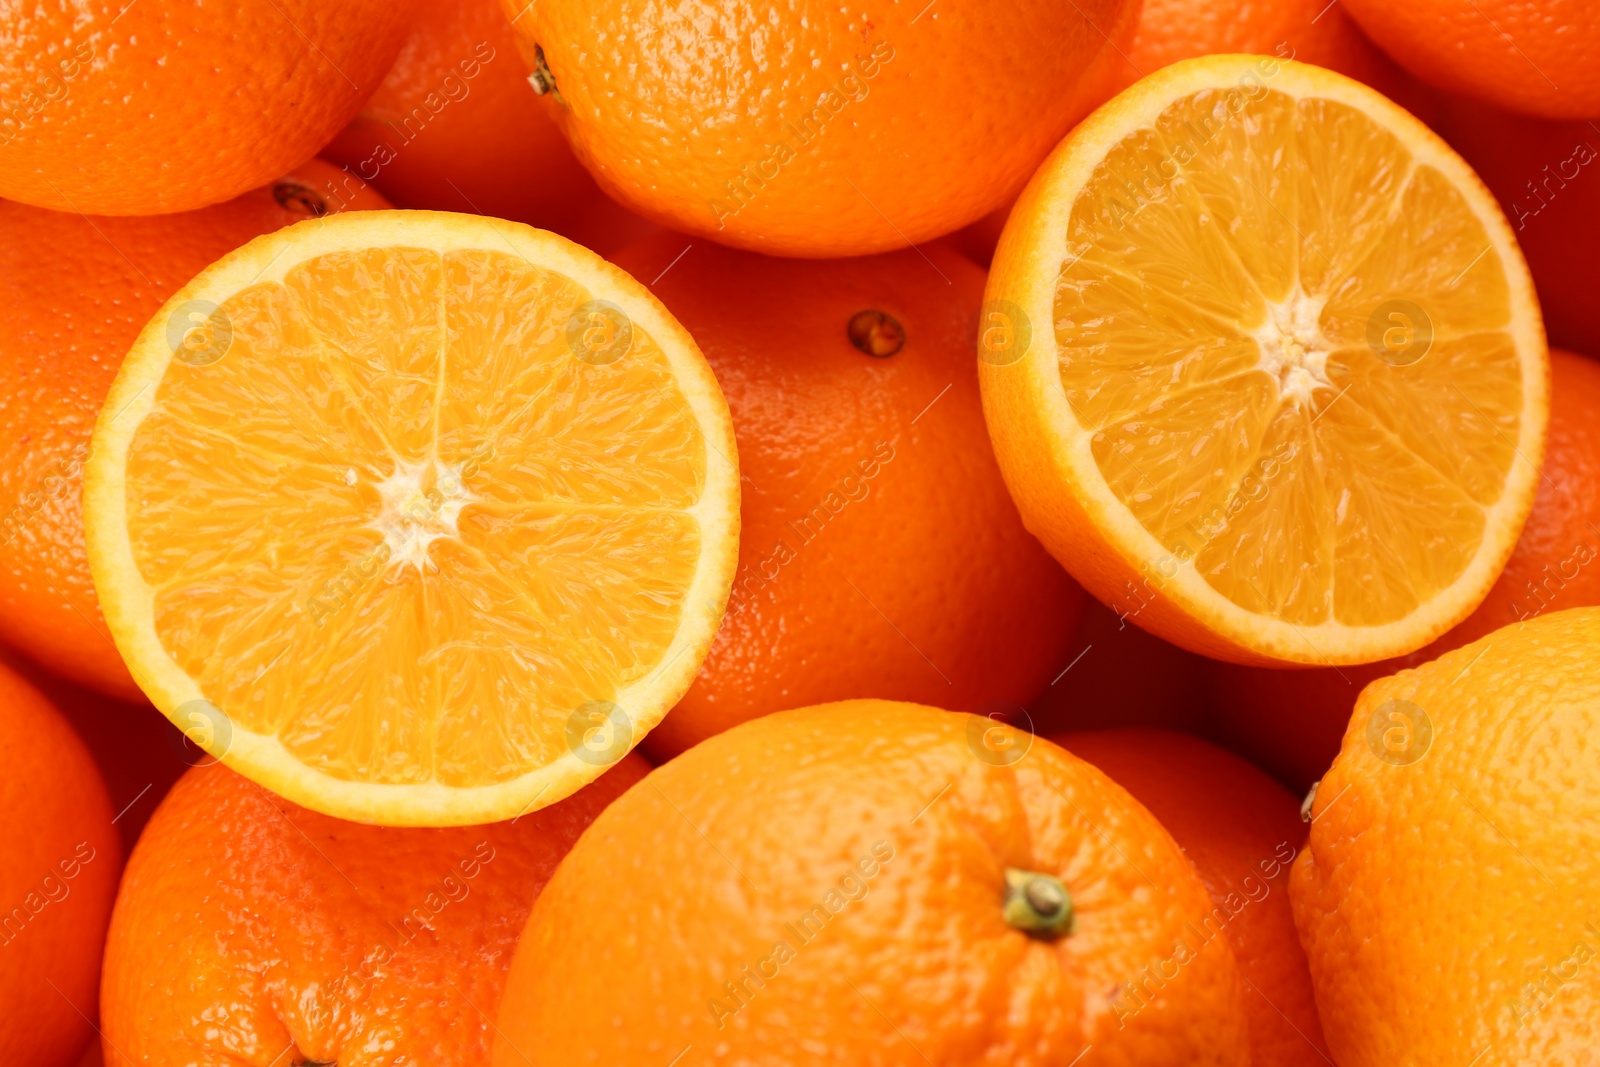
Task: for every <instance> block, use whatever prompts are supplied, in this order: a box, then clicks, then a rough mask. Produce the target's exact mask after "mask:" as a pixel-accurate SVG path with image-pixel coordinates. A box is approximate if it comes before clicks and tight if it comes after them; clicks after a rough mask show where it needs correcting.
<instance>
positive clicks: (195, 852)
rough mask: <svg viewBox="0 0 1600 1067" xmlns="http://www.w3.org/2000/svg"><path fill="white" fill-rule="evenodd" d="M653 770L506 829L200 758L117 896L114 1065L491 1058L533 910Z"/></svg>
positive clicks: (111, 982)
mask: <svg viewBox="0 0 1600 1067" xmlns="http://www.w3.org/2000/svg"><path fill="white" fill-rule="evenodd" d="M645 769H646V764H645V763H644V761H643V760H641V759H639V758H638V757H637V756H631V755H630V756H625V757H624V758H623V759H622V760H621V761H620V762H619V763H618V764H617V765H616V766H614V767H613V768H612V769H611V770H610V771H608V772H607V773H606V774H605V775H604V776H603V777H601V778H600V779H598V780H597V781H596V782H594V783H593V784H592V785H590V786H588V787H586V788H584V789H582V790H580V791H579V792H578V793H576V794H575V795H573V796H571V797H569V798H568V799H566V800H564V801H561V802H559V803H557V804H554V805H551V806H550V807H547V808H544V809H542V810H539V811H536V812H531V813H529V814H527V815H524V816H522V817H521V818H519V819H516V820H512V821H510V822H501V823H494V824H492V825H488V826H462V827H452V828H449V829H412V828H391V827H381V826H367V825H364V824H361V823H353V822H345V821H344V820H341V819H334V818H331V817H329V816H326V815H319V814H317V813H315V812H311V811H307V810H305V809H303V808H299V807H296V806H295V805H293V804H291V803H290V802H289V801H287V800H284V799H282V798H281V797H279V796H277V795H276V794H273V793H269V792H267V791H266V790H265V789H262V788H261V787H260V786H257V785H255V784H253V783H252V782H250V781H249V780H248V779H246V778H243V777H241V776H239V775H237V774H235V773H234V772H233V771H230V770H228V769H227V768H225V767H223V766H222V765H221V764H218V763H208V764H205V765H202V766H197V767H195V768H194V769H193V770H191V771H189V773H188V774H186V775H184V777H183V778H181V779H179V781H178V783H177V785H175V786H174V787H173V789H172V792H170V793H169V794H168V795H167V798H166V800H165V801H163V802H162V804H161V807H160V809H158V810H157V812H156V814H155V816H154V817H153V818H152V819H151V820H150V824H149V826H148V827H146V829H145V832H144V836H143V837H141V838H140V840H139V844H138V846H137V847H135V849H134V850H133V855H132V856H131V857H130V858H129V860H128V870H127V874H126V876H125V877H124V878H123V881H122V889H121V891H120V892H119V893H118V895H117V904H116V910H115V911H114V913H113V914H112V919H111V933H110V936H109V939H108V942H107V945H106V957H105V978H104V982H103V984H102V987H101V994H100V997H101V999H100V1011H101V1016H102V1020H103V1022H102V1026H103V1028H104V1033H105V1046H104V1052H105V1058H106V1062H107V1064H108V1065H112V1067H121V1065H124V1064H138V1065H139V1067H163V1065H172V1067H177V1065H180V1064H191V1063H195V1062H197V1060H198V1061H203V1062H219V1063H220V1062H224V1061H228V1060H230V1059H231V1058H232V1057H235V1056H243V1057H246V1058H247V1059H249V1060H250V1061H251V1062H259V1063H262V1064H267V1063H281V1064H302V1063H335V1062H337V1063H351V1064H355V1063H376V1062H383V1063H421V1062H426V1063H433V1064H462V1065H466V1064H480V1063H483V1062H484V1061H485V1059H486V1058H487V1056H488V1051H489V1042H490V1040H491V1039H492V1037H493V1030H492V1020H493V1019H494V1012H495V1008H496V1005H497V1004H498V1002H499V999H500V993H501V990H502V989H503V988H504V983H505V977H506V971H507V968H508V966H509V964H510V962H511V951H512V949H513V948H514V947H515V945H516V940H517V935H518V933H520V932H521V930H522V925H523V922H524V920H525V919H526V918H527V916H528V909H529V907H530V906H531V905H532V904H533V900H534V898H535V897H536V896H538V895H539V891H540V889H541V888H542V887H543V885H544V883H545V881H546V880H547V879H548V878H549V877H550V873H551V871H553V870H554V869H555V866H556V864H557V863H558V862H559V861H560V859H561V857H562V855H563V854H565V852H566V851H567V849H568V848H570V847H571V846H572V842H573V841H574V840H576V839H577V837H578V835H579V834H580V833H582V832H583V830H584V828H585V827H586V826H588V825H589V823H590V822H591V821H592V820H593V819H594V817H595V815H596V814H598V813H599V811H600V809H602V808H603V807H605V805H606V804H607V803H609V802H610V801H611V800H612V799H613V798H615V797H616V796H617V795H618V794H620V793H621V792H622V791H623V790H624V789H626V788H627V787H628V786H629V785H632V784H633V783H634V782H636V781H638V780H639V779H640V778H641V777H642V776H643V774H644V771H645ZM377 1050H382V1052H383V1058H382V1059H381V1060H377V1059H368V1058H367V1057H370V1056H374V1055H375V1054H376V1051H377Z"/></svg>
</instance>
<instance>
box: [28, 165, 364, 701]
mask: <svg viewBox="0 0 1600 1067" xmlns="http://www.w3.org/2000/svg"><path fill="white" fill-rule="evenodd" d="M346 206H349V207H385V206H387V205H386V204H385V203H384V201H383V198H382V197H380V196H378V195H377V194H375V193H373V192H372V191H371V190H370V189H367V188H366V187H365V186H363V185H362V184H361V183H360V182H359V181H353V180H350V181H349V183H348V184H347V176H345V175H341V174H340V173H339V171H338V169H337V168H335V167H332V166H330V165H329V164H327V163H324V162H322V161H321V160H312V161H311V162H310V163H307V164H305V165H303V166H301V167H299V168H297V169H296V170H295V171H293V172H292V173H291V174H289V175H286V176H285V177H283V178H280V179H279V180H278V181H277V182H275V183H273V184H271V185H268V186H264V187H262V188H260V189H257V190H255V191H253V192H250V193H246V194H245V195H243V196H240V197H237V198H235V199H233V200H231V201H229V202H227V203H225V204H217V205H215V206H213V207H209V208H204V209H202V210H199V211H195V212H190V213H185V214H180V215H169V216H161V217H156V218H137V219H119V218H93V219H91V218H85V217H84V216H81V215H76V214H70V213H67V212H56V211H46V210H43V209H41V208H33V207H27V206H24V205H22V204H15V203H7V202H4V201H0V293H3V294H4V297H3V300H4V310H5V320H6V322H7V324H8V325H7V328H6V329H5V330H4V331H0V395H3V396H4V398H5V399H4V401H3V402H0V509H3V510H0V548H3V550H4V551H3V552H0V639H3V640H5V641H6V642H7V643H9V644H11V645H13V646H15V647H16V648H19V649H21V650H22V651H24V652H25V653H27V654H28V655H29V656H31V657H33V658H34V659H35V660H37V661H38V662H40V663H42V664H43V665H44V666H45V667H47V668H48V669H49V670H51V671H53V672H55V673H57V674H60V675H63V676H65V677H68V678H71V679H72V680H73V681H75V682H77V683H79V684H80V685H85V686H88V687H90V688H93V689H97V690H100V691H101V692H104V693H108V694H110V695H112V696H115V697H118V698H119V699H122V700H142V699H143V698H142V696H141V694H140V692H139V690H138V688H137V687H136V686H135V685H134V683H133V679H132V678H131V677H129V675H128V670H127V668H126V667H125V666H123V663H122V658H121V657H120V656H119V655H117V650H116V647H115V646H114V645H113V644H112V642H111V637H110V634H109V632H108V631H107V630H106V628H105V622H104V620H102V619H101V617H100V605H99V602H98V601H97V600H96V599H95V595H94V588H93V585H92V583H91V581H90V577H89V561H88V559H87V557H86V556H85V555H84V548H83V519H82V514H81V510H80V505H79V496H80V490H81V487H82V484H83V463H84V460H85V459H86V458H87V457H88V455H89V434H90V432H91V431H92V430H93V429H94V419H95V416H96V415H97V414H98V413H99V411H100V405H101V404H102V403H104V401H105V397H106V391H107V390H108V389H110V388H111V380H112V378H114V377H115V376H116V373H117V368H118V367H120V366H121V365H122V357H123V356H124V355H125V354H126V353H127V351H128V347H129V346H130V345H132V344H133V339H134V338H135V337H136V336H138V333H139V329H140V327H142V326H143V325H144V324H145V322H146V321H147V320H148V319H149V318H150V316H151V315H152V314H154V313H155V311H156V309H157V308H159V307H160V306H161V303H162V301H164V300H166V298H167V297H169V296H171V295H172V294H173V293H174V292H175V291H177V289H178V287H179V286H181V285H182V284H183V283H184V282H186V281H188V280H189V279H190V278H192V277H193V276H194V275H195V274H196V273H198V272H199V271H200V269H201V268H202V267H204V266H206V265H207V264H208V263H210V262H211V261H212V260H214V259H216V258H217V257H218V256H221V255H222V254H223V253H225V252H228V251H230V250H232V249H233V248H235V247H237V246H238V245H241V244H243V243H244V242H246V241H248V240H249V239H250V238H252V237H255V236H256V235H258V234H262V233H267V232H269V231H271V230H276V229H278V228H279V227H282V226H286V225H288V224H289V223H291V222H297V221H299V220H301V219H304V218H307V217H309V216H310V215H312V214H315V213H317V212H319V211H337V210H339V209H340V208H342V207H346Z"/></svg>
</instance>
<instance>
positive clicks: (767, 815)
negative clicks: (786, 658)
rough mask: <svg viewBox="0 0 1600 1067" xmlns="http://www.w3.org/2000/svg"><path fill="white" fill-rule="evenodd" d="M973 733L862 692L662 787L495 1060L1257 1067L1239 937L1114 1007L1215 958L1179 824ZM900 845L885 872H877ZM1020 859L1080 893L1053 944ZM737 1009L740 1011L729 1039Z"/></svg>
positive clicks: (581, 848)
mask: <svg viewBox="0 0 1600 1067" xmlns="http://www.w3.org/2000/svg"><path fill="white" fill-rule="evenodd" d="M974 723H977V724H980V728H981V723H982V720H979V719H976V718H974V717H972V716H966V715H952V714H950V713H948V712H941V711H938V710H936V709H933V708H927V707H921V706H919V705H914V704H896V703H890V702H887V701H868V700H857V701H846V702H843V703H839V704H828V705H823V706H821V707H816V708H804V709H801V710H798V711H789V712H782V713H780V714H777V715H770V716H767V717H765V718H763V719H760V720H757V721H755V722H751V723H747V724H745V725H743V726H740V727H737V728H735V729H733V730H731V731H729V732H727V733H725V734H721V735H719V736H718V737H716V738H714V739H712V740H710V741H708V742H706V743H705V744H703V745H700V746H698V747H697V748H695V749H693V750H692V751H690V752H688V753H686V754H685V755H683V756H682V757H680V758H678V759H676V760H673V761H672V762H671V763H668V764H666V765H665V766H663V767H660V768H658V769H657V770H656V771H654V772H652V774H651V775H650V777H649V778H647V779H646V780H645V781H644V782H641V783H640V784H639V785H637V786H635V787H633V788H632V789H630V790H629V791H628V792H627V793H626V794H625V795H624V796H623V797H622V798H621V799H620V800H618V801H617V802H616V803H615V804H614V805H612V807H611V808H610V809H608V810H607V811H606V812H605V813H604V814H602V815H601V816H600V818H598V819H597V820H595V824H594V826H593V827H592V828H591V829H590V831H589V832H588V833H586V834H585V835H584V837H583V839H582V840H581V841H579V843H578V844H577V845H576V846H575V847H574V848H573V850H572V852H570V853H569V854H568V856H567V858H566V860H565V861H563V862H562V864H561V867H560V869H559V870H557V872H556V874H555V877H553V878H552V879H551V880H550V884H549V885H548V887H546V890H545V892H544V894H543V895H542V896H541V897H540V899H539V901H538V902H537V903H536V904H535V906H534V910H533V913H532V914H531V915H530V916H529V918H528V927H527V930H526V931H525V932H524V933H523V937H522V941H521V943H520V944H519V945H518V947H517V954H516V958H515V959H514V960H513V962H512V965H511V977H510V979H509V980H508V982H507V986H506V995H505V998H504V1001H503V1002H502V1007H501V1011H500V1019H499V1032H500V1037H499V1038H498V1039H497V1041H496V1043H495V1052H494V1061H493V1062H494V1063H495V1065H496V1067H525V1065H526V1064H528V1063H537V1064H538V1065H539V1067H566V1065H569V1064H650V1063H662V1064H666V1063H670V1062H671V1061H672V1058H673V1057H674V1056H677V1055H679V1054H681V1053H682V1052H683V1050H684V1048H685V1046H686V1045H692V1046H693V1052H692V1053H691V1055H690V1057H689V1058H686V1059H685V1061H684V1062H686V1063H688V1062H694V1063H718V1064H741V1065H756V1064H761V1065H769V1067H779V1065H781V1067H811V1065H813V1064H816V1065H820V1064H839V1063H847V1064H854V1065H860V1067H889V1065H903V1067H912V1065H917V1067H925V1064H927V1063H937V1064H957V1063H959V1064H962V1065H964V1067H1001V1065H1005V1067H1043V1065H1045V1064H1050V1065H1054V1067H1060V1065H1064V1064H1067V1063H1070V1062H1072V1061H1073V1058H1074V1057H1075V1056H1079V1055H1080V1054H1082V1053H1084V1047H1085V1045H1092V1048H1090V1049H1089V1050H1088V1052H1087V1053H1086V1054H1083V1055H1082V1058H1081V1059H1080V1060H1078V1063H1077V1067H1103V1065H1107V1064H1116V1065H1117V1067H1166V1065H1169V1064H1170V1065H1178V1064H1185V1065H1198V1064H1247V1063H1249V1051H1248V1048H1247V1046H1246V1042H1247V1037H1246V1035H1245V1030H1244V1028H1245V1022H1244V1005H1243V997H1244V994H1243V992H1242V989H1243V987H1242V985H1241V983H1240V980H1239V977H1238V969H1237V966H1236V964H1235V963H1234V959H1233V953H1232V950H1231V949H1229V948H1228V946H1227V942H1226V941H1225V940H1224V939H1223V938H1221V937H1213V939H1212V940H1211V941H1210V943H1208V944H1206V945H1205V946H1204V947H1202V948H1199V949H1198V950H1196V951H1195V952H1194V954H1193V955H1192V956H1191V957H1190V958H1189V959H1188V961H1187V963H1186V964H1184V965H1182V966H1180V967H1178V969H1177V971H1176V973H1175V974H1173V975H1171V976H1169V977H1170V979H1171V980H1170V981H1168V982H1166V983H1165V986H1164V988H1163V989H1162V990H1161V994H1160V996H1159V998H1156V999H1154V1000H1152V1001H1151V1002H1149V1003H1147V1004H1146V1005H1145V1006H1144V1008H1143V1010H1142V1011H1138V1012H1130V1013H1128V1015H1127V1016H1126V1017H1125V1018H1123V1019H1122V1020H1119V1019H1118V1017H1117V1015H1118V1013H1117V1011H1116V1010H1115V1009H1114V1008H1113V1006H1112V1005H1111V1003H1110V1000H1109V998H1110V996H1111V993H1112V991H1113V990H1114V989H1115V988H1116V987H1117V986H1118V984H1119V983H1124V982H1126V983H1130V984H1131V983H1133V982H1135V981H1137V980H1139V979H1140V976H1141V972H1142V971H1143V969H1144V968H1145V967H1147V966H1154V965H1156V961H1157V960H1158V959H1162V958H1167V957H1171V956H1172V954H1173V952H1174V946H1175V943H1176V942H1177V941H1178V939H1180V938H1185V937H1188V938H1190V941H1191V943H1193V937H1192V935H1191V934H1189V933H1187V932H1186V927H1185V922H1186V921H1190V920H1193V921H1196V922H1198V921H1199V919H1200V918H1201V917H1203V915H1204V913H1205V911H1206V909H1207V908H1208V907H1209V899H1208V898H1207V896H1206V893H1205V888H1204V886H1202V885H1201V884H1200V880H1199V878H1198V877H1197V876H1196V875H1195V873H1194V870H1193V868H1192V867H1191V866H1190V865H1189V863H1188V862H1187V861H1186V860H1185V859H1184V858H1183V854H1182V853H1181V852H1180V851H1179V850H1178V848H1177V846H1176V845H1175V844H1174V843H1173V841H1172V839H1171V838H1170V837H1169V836H1168V835H1167V833H1166V831H1164V830H1163V829H1161V826H1160V824H1158V823H1157V822H1156V821H1155V819H1154V818H1153V817H1152V816H1151V815H1150V813H1149V812H1147V811H1146V810H1145V809H1144V808H1143V807H1141V806H1140V805H1139V804H1137V803H1136V802H1135V801H1134V800H1133V799H1132V798H1131V797H1129V796H1128V794H1127V793H1126V792H1125V791H1123V790H1122V789H1121V788H1120V787H1119V786H1117V785H1115V784H1114V783H1113V782H1112V781H1111V780H1110V779H1108V778H1107V777H1106V776H1105V775H1103V774H1101V773H1100V772H1099V771H1097V770H1095V769H1094V768H1093V767H1091V766H1089V765H1088V764H1086V763H1084V762H1083V761H1081V760H1079V759H1076V758H1075V757H1073V756H1071V755H1070V754H1068V753H1066V752H1065V751H1063V750H1061V749H1059V748H1057V747H1056V746H1055V745H1053V744H1051V743H1050V742H1048V741H1044V740H1034V741H1033V744H1032V747H1031V748H1030V749H1029V750H1028V752H1027V753H1026V755H1025V756H1024V757H1023V758H1022V759H1021V760H1020V761H1018V762H1016V763H1013V764H1012V765H1010V766H1007V767H1000V766H993V765H991V764H989V763H986V762H984V761H982V760H980V759H978V758H977V757H976V756H975V754H974V751H975V750H974V748H970V747H969V745H968V740H967V737H968V730H969V727H970V726H971V725H972V724H974ZM974 744H975V745H977V750H980V751H981V750H983V749H982V745H981V743H979V742H974ZM875 847H876V848H877V850H878V851H877V853H876V856H877V858H878V859H879V860H881V861H882V862H881V863H876V864H874V863H871V862H869V863H867V864H866V865H864V866H861V867H859V868H858V867H857V866H856V865H857V863H858V861H859V860H861V859H862V858H863V857H866V858H868V859H869V860H871V859H872V858H873V857H874V854H875V853H874V849H875ZM885 850H892V855H888V856H887V858H885V856H886V852H885ZM1008 866H1009V867H1016V868H1020V869H1024V870H1034V871H1042V872H1047V873H1051V874H1054V875H1056V876H1057V877H1059V878H1061V879H1062V881H1063V882H1064V883H1065V884H1066V887H1067V889H1068V891H1069V892H1070V893H1071V894H1072V898H1073V902H1074V907H1075V912H1076V916H1077V927H1076V928H1075V929H1074V930H1073V931H1072V932H1071V933H1069V934H1066V935H1064V936H1063V937H1061V938H1059V939H1057V940H1055V941H1041V940H1035V939H1033V938H1031V937H1029V936H1028V935H1026V934H1024V933H1022V932H1021V931H1019V930H1016V929H1014V928H1013V927H1011V926H1009V925H1007V924H1006V922H1005V921H1004V919H1003V917H1002V914H1001V901H1002V895H1003V888H1004V879H1003V873H1004V870H1005V868H1006V867H1008ZM852 871H853V872H856V873H855V883H854V885H852V884H849V883H847V884H846V886H845V888H846V889H847V890H849V891H850V892H851V893H853V894H856V895H857V896H858V899H857V900H856V901H855V902H853V903H844V902H843V901H844V897H843V895H842V894H841V895H840V896H839V897H838V898H832V899H836V900H837V901H839V902H840V907H839V908H838V909H837V914H835V915H834V916H833V917H832V918H831V919H829V920H827V921H826V923H825V924H824V925H822V928H821V931H820V933H817V934H815V935H814V936H813V937H812V939H811V940H810V941H809V943H807V942H804V941H801V939H800V938H799V937H798V936H796V935H795V934H793V933H791V932H789V931H788V930H786V929H785V923H790V922H794V921H796V920H797V919H798V918H799V916H801V915H802V914H804V913H806V912H807V911H808V910H809V909H810V908H811V907H812V906H813V905H817V906H819V907H823V908H824V909H825V913H826V909H828V908H829V907H831V905H829V904H827V903H826V901H828V900H829V899H830V898H828V896H827V894H828V893H829V892H830V891H831V890H833V888H834V887H836V886H837V885H838V884H839V882H840V880H841V879H843V878H844V877H845V875H846V873H847V872H852ZM1141 871H1142V872H1143V875H1148V876H1149V881H1146V880H1145V877H1144V876H1143V875H1141V873H1140V872H1141ZM857 886H859V887H860V888H859V889H858V888H857ZM779 938H786V939H788V940H789V941H790V942H791V944H792V945H793V943H794V942H799V944H798V946H797V947H795V954H794V956H793V957H792V958H791V959H789V960H788V962H786V963H783V964H781V965H780V967H779V970H778V971H777V973H776V975H774V974H772V973H768V974H767V976H766V981H765V982H764V985H762V986H760V987H757V986H755V984H754V982H752V983H751V984H750V985H747V986H746V989H747V990H751V991H753V992H752V993H751V995H750V996H749V997H748V998H747V1001H746V1004H745V1006H744V1007H743V1008H742V1009H741V1010H738V1011H731V1007H729V1005H728V1003H727V1002H728V1001H729V1000H730V999H731V997H730V994H729V993H728V992H727V991H726V987H725V986H724V982H731V981H733V980H735V979H737V980H739V981H744V980H745V978H744V971H743V970H741V968H742V967H744V966H748V967H749V968H750V973H752V974H754V973H757V972H758V971H763V970H768V968H764V967H763V966H762V961H763V959H767V958H770V957H771V955H772V953H773V950H774V945H775V942H776V941H777V940H778V939H779ZM574 960H582V961H583V965H582V966H574V965H573V962H572V961H574ZM760 980H761V979H759V978H758V979H756V981H760ZM713 998H718V999H720V1000H722V1001H723V1002H724V1007H729V1013H725V1014H723V1015H722V1018H721V1022H722V1029H720V1030H719V1029H718V1028H717V1015H716V1014H715V1013H714V1012H713V1010H712V1007H711V1004H710V1001H711V1000H712V999H713ZM1119 1021H1120V1022H1122V1023H1123V1024H1124V1027H1123V1028H1122V1029H1118V1023H1119Z"/></svg>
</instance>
